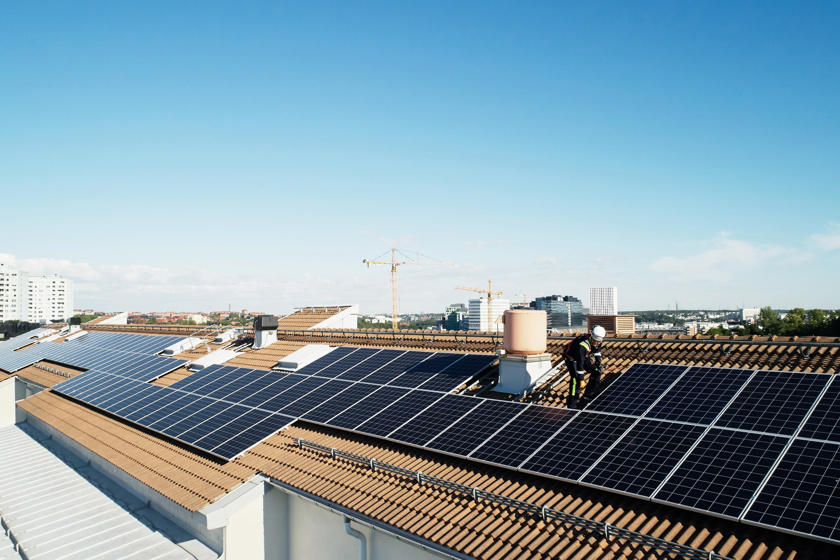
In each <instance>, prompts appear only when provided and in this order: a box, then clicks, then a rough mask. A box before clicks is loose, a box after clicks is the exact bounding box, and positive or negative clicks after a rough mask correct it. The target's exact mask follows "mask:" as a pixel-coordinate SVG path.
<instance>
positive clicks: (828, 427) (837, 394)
mask: <svg viewBox="0 0 840 560" xmlns="http://www.w3.org/2000/svg"><path fill="white" fill-rule="evenodd" d="M839 410H840V383H838V382H837V379H834V380H833V381H832V382H831V385H829V386H828V389H826V391H825V394H823V396H822V398H821V399H820V402H819V403H817V406H816V408H815V409H814V412H813V413H811V416H810V417H808V420H807V422H805V425H804V426H803V427H802V431H801V432H799V437H801V438H813V439H823V440H827V441H835V442H840V414H838V412H837V411H839Z"/></svg>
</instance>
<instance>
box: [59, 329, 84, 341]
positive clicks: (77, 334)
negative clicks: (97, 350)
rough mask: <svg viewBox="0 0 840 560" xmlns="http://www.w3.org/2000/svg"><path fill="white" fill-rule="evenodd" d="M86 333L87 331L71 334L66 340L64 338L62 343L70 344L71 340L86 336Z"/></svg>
mask: <svg viewBox="0 0 840 560" xmlns="http://www.w3.org/2000/svg"><path fill="white" fill-rule="evenodd" d="M87 333H88V332H87V331H79V332H76V333H73V334H71V335H70V336H68V337H67V338H65V339H64V342H70V341H71V340H75V339H77V338H81V337H83V336H86V335H87Z"/></svg>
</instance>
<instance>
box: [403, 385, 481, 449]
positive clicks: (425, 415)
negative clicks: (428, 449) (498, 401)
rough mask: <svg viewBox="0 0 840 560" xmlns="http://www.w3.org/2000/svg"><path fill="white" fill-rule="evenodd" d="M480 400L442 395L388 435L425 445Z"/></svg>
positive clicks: (414, 443)
mask: <svg viewBox="0 0 840 560" xmlns="http://www.w3.org/2000/svg"><path fill="white" fill-rule="evenodd" d="M481 402H482V401H481V400H479V399H477V398H475V397H462V396H460V395H444V396H443V397H441V398H440V400H439V401H437V402H436V403H435V404H433V405H432V406H430V407H429V408H427V409H426V410H424V411H423V412H421V413H420V414H418V415H416V416H415V417H413V418H412V419H410V420H408V422H406V423H405V424H404V425H402V426H400V428H398V429H397V430H395V431H394V432H393V433H391V434H389V437H390V438H391V439H395V440H397V441H400V442H403V443H409V444H412V445H418V446H422V445H425V444H426V442H428V441H429V440H430V439H432V438H433V437H435V436H436V435H437V434H438V433H440V431H441V429H442V428H443V427H445V426H448V425H449V424H451V423H453V422H455V421H456V420H458V419H459V418H461V417H462V416H464V415H465V414H466V413H468V412H469V411H471V410H472V409H474V408H475V407H476V406H478V405H479V404H481Z"/></svg>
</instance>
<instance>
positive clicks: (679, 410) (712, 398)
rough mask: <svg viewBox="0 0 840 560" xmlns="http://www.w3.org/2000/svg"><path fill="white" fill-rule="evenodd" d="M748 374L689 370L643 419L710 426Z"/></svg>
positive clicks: (745, 372) (743, 372)
mask: <svg viewBox="0 0 840 560" xmlns="http://www.w3.org/2000/svg"><path fill="white" fill-rule="evenodd" d="M752 374H753V372H752V371H751V370H743V369H729V368H712V367H692V368H690V369H689V370H688V371H687V372H685V373H684V374H683V375H682V377H680V378H679V380H678V381H677V383H676V384H675V385H674V386H673V387H671V389H670V390H669V391H668V392H667V393H665V395H664V397H663V398H662V399H661V400H659V401H658V402H657V403H656V404H655V405H654V406H653V408H652V409H651V410H650V411H648V412H647V413H646V414H645V417H647V418H659V419H662V420H673V421H675V422H686V423H695V424H706V425H708V424H711V423H712V421H713V420H714V419H715V418H716V417H717V415H718V414H720V412H721V411H722V410H723V409H724V407H725V406H726V405H727V403H728V402H729V401H731V400H732V397H734V396H735V395H736V393H737V392H738V391H739V390H740V389H741V387H743V386H744V383H746V382H747V380H748V379H749V378H750V376H751V375H752Z"/></svg>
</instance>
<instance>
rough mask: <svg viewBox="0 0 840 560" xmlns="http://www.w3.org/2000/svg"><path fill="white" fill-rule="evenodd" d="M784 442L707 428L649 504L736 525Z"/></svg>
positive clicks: (772, 436)
mask: <svg viewBox="0 0 840 560" xmlns="http://www.w3.org/2000/svg"><path fill="white" fill-rule="evenodd" d="M787 442H788V438H786V437H782V436H774V435H769V434H756V433H752V432H741V431H734V430H723V429H719V428H712V429H711V430H709V432H708V433H707V434H706V435H705V436H704V437H703V438H702V439H701V440H700V442H699V443H698V444H697V446H696V447H695V448H694V449H693V450H692V451H691V452H690V453H689V454H688V456H687V457H686V458H685V460H684V461H683V462H682V464H681V465H680V466H679V467H678V468H677V469H676V471H675V472H674V473H673V474H672V475H671V476H670V477H669V478H668V479H667V481H666V482H665V484H664V485H663V486H662V488H661V489H660V490H659V491H658V492H657V493H656V494H655V495H654V496H653V498H654V501H656V502H662V503H666V504H672V505H676V506H679V507H684V508H687V509H692V510H697V511H703V512H711V513H714V514H716V515H719V516H721V517H726V518H729V519H734V520H737V519H738V517H739V516H740V515H741V513H742V512H743V511H744V508H745V507H746V506H747V504H748V502H749V500H750V498H752V496H753V495H754V494H755V492H756V490H758V487H759V485H760V484H761V482H762V481H763V480H764V478H765V476H766V475H767V474H768V473H769V472H770V468H771V467H772V466H773V463H774V462H775V461H776V459H778V458H779V456H780V455H781V453H782V450H783V449H784V447H785V444H787Z"/></svg>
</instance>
